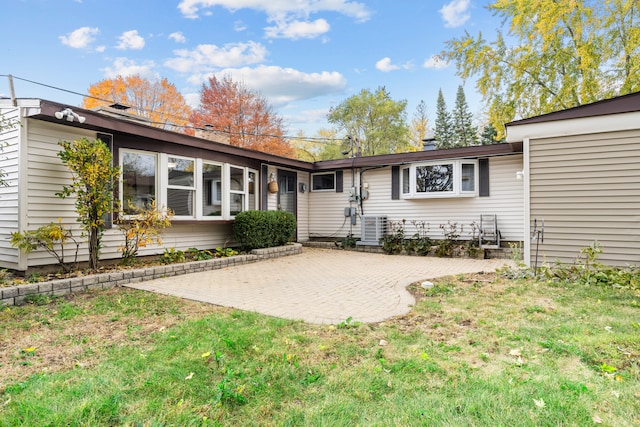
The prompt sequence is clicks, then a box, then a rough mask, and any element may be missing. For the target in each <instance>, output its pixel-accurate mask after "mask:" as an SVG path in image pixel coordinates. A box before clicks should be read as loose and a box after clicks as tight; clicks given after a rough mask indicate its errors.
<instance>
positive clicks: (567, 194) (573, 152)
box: [506, 92, 640, 266]
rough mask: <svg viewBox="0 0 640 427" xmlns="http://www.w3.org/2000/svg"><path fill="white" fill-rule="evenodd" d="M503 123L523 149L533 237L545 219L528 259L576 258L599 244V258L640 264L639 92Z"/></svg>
mask: <svg viewBox="0 0 640 427" xmlns="http://www.w3.org/2000/svg"><path fill="white" fill-rule="evenodd" d="M506 128H507V141H508V142H509V143H512V144H513V143H522V147H523V156H524V164H523V173H522V175H523V178H524V179H523V181H524V191H525V194H524V197H525V199H524V215H525V218H524V223H525V224H528V228H529V230H528V231H529V235H530V236H529V237H532V236H533V232H534V225H536V226H537V230H536V231H540V230H541V227H542V224H543V223H544V236H542V235H541V236H540V237H541V238H540V239H539V240H538V241H533V240H532V239H531V238H528V239H525V240H524V242H525V256H526V259H528V260H530V262H532V263H534V262H535V258H536V250H537V252H538V265H539V264H540V263H542V262H548V263H553V262H555V261H556V260H558V261H561V262H573V261H574V260H575V258H576V256H577V255H578V254H579V252H580V249H581V248H583V247H586V246H589V245H591V244H592V243H593V242H594V241H598V242H599V243H600V244H601V246H602V249H603V253H602V254H601V255H600V257H599V260H600V261H601V262H603V263H606V264H609V265H618V266H625V265H640V92H637V93H632V94H629V95H625V96H620V97H616V98H612V99H607V100H604V101H599V102H595V103H592V104H587V105H582V106H579V107H575V108H571V109H567V110H563V111H558V112H554V113H550V114H545V115H542V116H537V117H532V118H528V119H524V120H518V121H514V122H511V123H508V124H507V125H506ZM536 234H539V233H536ZM542 237H544V240H542Z"/></svg>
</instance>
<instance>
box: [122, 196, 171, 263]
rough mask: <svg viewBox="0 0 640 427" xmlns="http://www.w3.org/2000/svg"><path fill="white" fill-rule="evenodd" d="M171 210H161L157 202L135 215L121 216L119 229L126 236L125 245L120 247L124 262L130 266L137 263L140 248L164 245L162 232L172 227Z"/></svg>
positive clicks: (136, 212)
mask: <svg viewBox="0 0 640 427" xmlns="http://www.w3.org/2000/svg"><path fill="white" fill-rule="evenodd" d="M172 217H173V212H172V211H171V210H165V209H162V210H159V209H158V207H157V206H156V202H155V200H154V201H152V202H151V203H150V204H149V206H147V207H145V208H142V209H137V210H136V211H135V214H134V215H131V216H127V217H125V216H123V215H119V217H118V219H117V220H116V224H118V228H119V229H120V231H122V234H123V235H124V244H123V245H121V246H120V247H118V250H119V251H121V252H122V262H123V263H124V264H130V263H132V262H134V261H135V259H136V257H137V256H138V251H139V250H140V248H144V247H146V246H148V245H151V244H157V245H161V244H162V232H163V231H164V229H165V228H167V227H171V218H172Z"/></svg>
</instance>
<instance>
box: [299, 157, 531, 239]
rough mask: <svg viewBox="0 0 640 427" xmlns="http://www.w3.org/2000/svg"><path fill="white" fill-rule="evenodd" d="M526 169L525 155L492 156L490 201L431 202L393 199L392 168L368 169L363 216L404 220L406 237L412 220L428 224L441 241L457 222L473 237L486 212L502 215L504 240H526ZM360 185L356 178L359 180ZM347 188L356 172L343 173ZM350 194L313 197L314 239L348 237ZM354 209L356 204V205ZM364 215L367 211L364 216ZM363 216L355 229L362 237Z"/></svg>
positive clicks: (363, 177) (500, 222)
mask: <svg viewBox="0 0 640 427" xmlns="http://www.w3.org/2000/svg"><path fill="white" fill-rule="evenodd" d="M520 170H522V155H512V156H504V157H492V158H490V159H489V171H490V175H489V180H490V183H489V186H490V196H489V197H452V198H429V199H402V198H401V199H400V200H392V199H391V167H385V168H381V169H374V170H368V171H365V172H364V173H363V175H362V182H363V184H364V183H366V184H368V186H369V188H368V190H369V198H368V199H367V200H366V201H364V203H363V209H362V210H360V208H359V209H358V213H359V215H365V216H387V217H388V219H389V220H391V221H402V220H403V219H404V220H405V231H406V234H407V235H409V236H410V235H412V234H413V233H415V231H416V230H415V228H414V226H413V225H412V223H411V222H412V221H424V222H426V223H428V224H429V235H430V236H431V237H432V238H436V239H439V238H442V236H443V235H442V230H441V229H440V224H446V223H447V222H448V221H452V222H457V223H458V225H459V226H461V227H463V234H462V237H463V238H469V237H470V235H471V226H470V224H471V223H472V222H476V223H478V222H479V221H480V215H481V214H497V215H498V226H499V228H500V231H501V233H502V238H503V240H505V241H522V240H523V238H524V236H523V212H524V208H523V206H524V204H523V182H522V181H518V180H517V179H516V172H517V171H520ZM356 181H357V180H356ZM344 182H345V190H347V189H348V188H349V187H350V186H351V172H350V171H347V170H345V171H344ZM347 197H348V192H344V193H335V192H331V193H324V192H321V193H320V192H314V193H311V194H310V223H311V229H310V231H311V233H312V234H311V235H312V236H315V237H324V236H327V237H344V236H346V235H347V234H348V232H349V221H348V219H347V221H346V222H345V221H344V220H345V217H344V208H345V207H348V206H349V203H348V201H347ZM353 206H355V204H354V205H353ZM363 211H364V212H363ZM360 224H361V221H360V218H358V223H357V224H356V226H354V227H353V232H354V235H356V236H360V227H361V225H360Z"/></svg>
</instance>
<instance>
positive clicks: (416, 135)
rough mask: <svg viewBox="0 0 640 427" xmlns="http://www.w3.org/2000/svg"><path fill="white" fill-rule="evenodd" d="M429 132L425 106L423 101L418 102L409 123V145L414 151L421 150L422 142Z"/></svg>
mask: <svg viewBox="0 0 640 427" xmlns="http://www.w3.org/2000/svg"><path fill="white" fill-rule="evenodd" d="M428 131H429V117H428V116H427V104H426V103H425V102H424V100H420V104H418V106H417V107H416V112H415V113H414V114H413V120H412V121H411V129H410V132H411V144H412V147H410V148H413V149H415V150H418V151H420V150H422V147H423V146H422V144H423V142H422V141H423V140H424V139H425V138H426V137H427V132H428Z"/></svg>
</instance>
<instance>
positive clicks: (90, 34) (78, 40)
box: [59, 27, 100, 49]
mask: <svg viewBox="0 0 640 427" xmlns="http://www.w3.org/2000/svg"><path fill="white" fill-rule="evenodd" d="M99 32H100V30H98V28H91V27H81V28H78V29H77V30H74V31H72V32H70V33H69V34H67V35H66V36H60V37H59V39H60V41H61V42H62V44H63V45H66V46H69V47H72V48H74V49H85V48H87V47H88V46H89V45H90V44H91V43H93V42H94V41H95V39H96V38H95V36H96V35H97V34H98V33H99Z"/></svg>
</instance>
